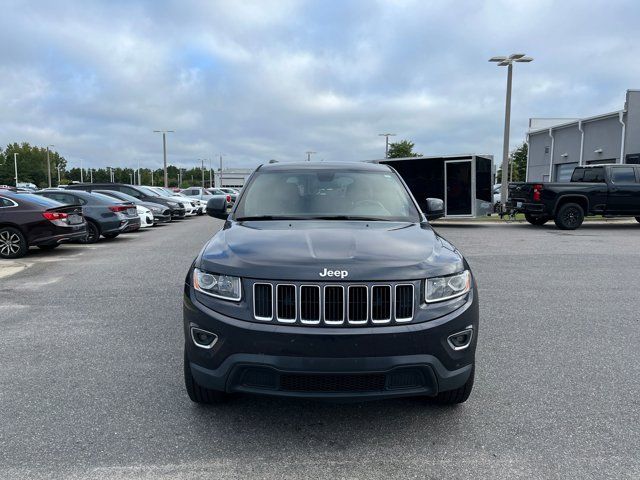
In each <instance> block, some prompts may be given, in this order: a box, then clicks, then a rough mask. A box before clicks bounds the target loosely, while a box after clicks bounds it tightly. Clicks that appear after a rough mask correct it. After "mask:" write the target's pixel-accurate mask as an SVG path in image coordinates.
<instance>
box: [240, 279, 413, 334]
mask: <svg viewBox="0 0 640 480" xmlns="http://www.w3.org/2000/svg"><path fill="white" fill-rule="evenodd" d="M249 281H251V280H249ZM251 282H252V288H251V291H252V292H253V298H252V299H251V302H252V303H253V305H252V308H253V312H252V313H253V318H254V319H255V320H258V321H260V322H275V323H278V324H288V325H304V326H310V327H312V326H345V327H346V326H354V327H357V326H387V325H393V324H404V323H408V322H411V321H412V320H413V319H414V317H415V309H416V308H417V306H416V302H418V303H419V299H418V298H416V295H415V293H416V291H419V290H420V288H416V287H419V285H417V283H418V282H419V280H416V281H410V282H397V283H396V282H380V283H369V282H367V283H364V282H363V283H358V282H354V283H343V282H340V283H337V282H336V283H331V282H329V283H324V282H320V283H313V282H298V283H293V282H291V281H282V282H278V281H269V280H256V281H251ZM256 285H265V286H266V285H268V286H270V290H269V291H270V292H271V302H272V304H271V310H270V312H271V314H272V315H271V317H270V318H269V317H266V316H259V315H256V312H258V313H260V312H265V313H266V312H268V311H269V309H268V308H266V307H265V306H264V304H262V305H261V306H260V308H257V307H256V302H260V301H262V302H264V300H265V298H266V296H267V294H266V293H264V292H265V290H262V293H261V295H260V293H259V298H257V297H256ZM283 287H287V288H283ZM398 287H403V288H401V289H400V290H399V289H398ZM292 289H293V290H292ZM408 292H410V294H409V293H408ZM397 295H401V296H402V298H400V299H398V297H397ZM292 296H293V302H292V301H291V300H292V298H291V297H292ZM363 296H364V301H363V298H362V297H363ZM354 298H355V299H356V300H355V301H356V304H354V303H353V299H354ZM305 302H306V303H305ZM309 302H312V303H314V302H317V306H316V305H310V304H309ZM350 302H352V303H351V304H350ZM374 302H378V303H377V304H376V306H375V307H374ZM398 302H401V303H398ZM303 304H304V306H303ZM350 305H351V308H350ZM399 307H401V308H399ZM363 310H364V312H363ZM409 312H410V315H408V313H409ZM398 314H401V315H402V316H401V317H398ZM352 317H353V318H352ZM383 317H384V318H383Z"/></svg>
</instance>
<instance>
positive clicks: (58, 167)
mask: <svg viewBox="0 0 640 480" xmlns="http://www.w3.org/2000/svg"><path fill="white" fill-rule="evenodd" d="M56 170H58V186H60V161H58V163H56Z"/></svg>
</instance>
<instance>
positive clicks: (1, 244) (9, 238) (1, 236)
mask: <svg viewBox="0 0 640 480" xmlns="http://www.w3.org/2000/svg"><path fill="white" fill-rule="evenodd" d="M19 251H20V237H19V236H18V234H16V233H11V232H7V231H6V230H5V231H4V232H0V254H2V255H15V254H16V253H18V252H19Z"/></svg>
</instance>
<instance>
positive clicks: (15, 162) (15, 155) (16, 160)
mask: <svg viewBox="0 0 640 480" xmlns="http://www.w3.org/2000/svg"><path fill="white" fill-rule="evenodd" d="M13 166H14V167H15V169H16V188H18V154H17V153H14V154H13Z"/></svg>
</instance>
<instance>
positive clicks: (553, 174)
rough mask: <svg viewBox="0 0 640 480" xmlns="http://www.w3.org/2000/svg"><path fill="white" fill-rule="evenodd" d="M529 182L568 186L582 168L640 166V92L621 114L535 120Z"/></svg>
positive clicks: (531, 123) (530, 137) (629, 94)
mask: <svg viewBox="0 0 640 480" xmlns="http://www.w3.org/2000/svg"><path fill="white" fill-rule="evenodd" d="M527 144H528V146H529V158H528V162H527V181H528V182H550V181H551V182H565V181H569V180H570V179H571V173H572V172H573V169H574V168H575V167H577V166H579V165H602V164H609V163H640V90H627V95H626V101H625V104H624V107H623V108H622V109H621V110H617V111H615V112H610V113H604V114H602V115H596V116H593V117H586V118H572V119H566V118H565V119H559V118H532V119H530V120H529V131H528V133H527Z"/></svg>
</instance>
